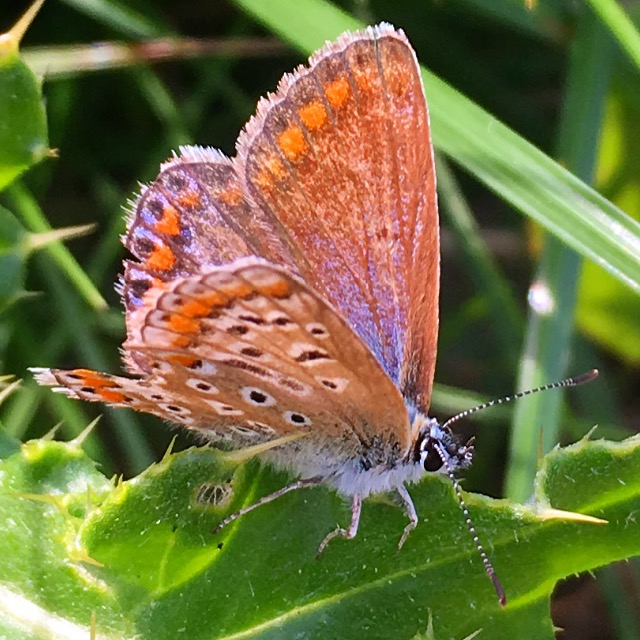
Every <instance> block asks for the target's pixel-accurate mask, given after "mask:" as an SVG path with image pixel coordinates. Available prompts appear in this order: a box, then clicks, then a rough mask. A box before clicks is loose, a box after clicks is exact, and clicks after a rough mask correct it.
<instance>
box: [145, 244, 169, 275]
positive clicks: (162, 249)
mask: <svg viewBox="0 0 640 640" xmlns="http://www.w3.org/2000/svg"><path fill="white" fill-rule="evenodd" d="M175 263H176V257H175V255H173V251H171V249H170V248H169V247H168V246H167V245H166V244H163V245H160V246H159V247H155V249H154V250H153V251H152V252H151V253H150V255H149V257H148V258H147V262H146V266H147V267H149V268H150V269H153V270H155V271H169V269H171V267H173V265H174V264H175Z"/></svg>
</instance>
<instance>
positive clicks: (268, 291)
mask: <svg viewBox="0 0 640 640" xmlns="http://www.w3.org/2000/svg"><path fill="white" fill-rule="evenodd" d="M256 289H257V290H258V292H259V293H261V294H262V295H263V296H267V297H270V298H287V297H289V295H291V288H290V287H289V283H288V282H287V281H286V280H277V281H276V282H271V283H269V284H265V285H260V286H258V287H256Z"/></svg>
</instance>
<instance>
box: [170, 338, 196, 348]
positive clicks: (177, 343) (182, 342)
mask: <svg viewBox="0 0 640 640" xmlns="http://www.w3.org/2000/svg"><path fill="white" fill-rule="evenodd" d="M190 344H191V338H190V337H189V336H184V335H178V336H176V337H175V338H174V339H173V340H172V341H171V346H173V347H177V348H178V349H185V348H186V347H188V346H189V345H190Z"/></svg>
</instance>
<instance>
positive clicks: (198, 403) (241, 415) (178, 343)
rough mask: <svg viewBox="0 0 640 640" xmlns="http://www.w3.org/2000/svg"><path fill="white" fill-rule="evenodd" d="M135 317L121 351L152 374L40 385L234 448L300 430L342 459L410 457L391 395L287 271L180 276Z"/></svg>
mask: <svg viewBox="0 0 640 640" xmlns="http://www.w3.org/2000/svg"><path fill="white" fill-rule="evenodd" d="M132 316H133V317H132V318H131V321H132V324H135V325H136V326H138V327H139V330H138V331H137V332H136V334H135V336H134V337H132V338H130V339H129V341H128V342H127V343H126V345H125V348H126V349H127V351H128V352H129V353H130V354H131V355H132V357H134V358H136V359H137V358H141V359H143V360H144V361H145V362H146V363H147V367H148V369H149V371H148V372H146V373H144V374H143V375H142V377H138V378H126V377H119V376H109V375H106V374H102V373H98V372H95V371H89V370H84V369H78V370H73V371H61V370H49V369H45V370H39V371H38V373H37V377H38V381H39V382H40V383H41V384H45V385H49V386H55V387H57V390H58V391H62V392H63V393H66V394H67V395H69V396H71V397H74V398H81V399H83V400H89V401H100V402H105V403H107V404H111V405H115V406H124V407H130V408H133V409H137V410H139V411H144V412H147V413H152V414H154V415H157V416H159V417H161V418H164V419H168V420H171V421H172V422H176V423H179V424H182V425H184V426H186V427H189V428H192V429H196V430H198V431H200V432H203V433H204V434H205V435H207V436H208V437H209V438H211V439H216V440H219V439H229V438H230V437H231V439H232V440H233V442H234V443H236V444H239V443H244V442H251V441H254V442H255V440H256V439H259V440H263V441H264V440H270V439H275V438H276V437H280V436H282V435H286V434H289V433H294V432H296V431H300V430H306V431H308V432H309V433H310V435H312V436H316V437H317V438H318V440H319V441H320V442H327V441H329V440H331V441H333V442H336V443H339V449H340V451H341V455H347V456H350V455H352V456H354V457H357V456H365V457H366V456H367V455H369V454H370V453H371V452H377V451H384V452H390V453H392V455H393V456H397V457H400V456H401V455H404V453H406V450H407V448H408V446H409V444H410V429H409V422H408V416H407V412H406V410H405V408H404V404H403V401H402V398H401V396H400V394H399V392H398V390H397V389H396V387H395V386H394V384H393V383H392V382H391V380H390V379H389V378H388V376H387V375H386V374H385V373H384V372H383V371H382V369H381V368H380V367H379V365H378V363H377V362H376V360H375V358H374V357H373V356H372V354H371V353H370V351H369V349H368V348H367V346H366V345H365V344H364V343H363V342H362V340H361V339H360V338H359V337H358V336H357V335H356V334H355V333H354V332H353V331H352V330H351V328H350V327H349V326H348V325H347V323H346V322H345V321H344V320H343V319H342V318H341V317H340V315H338V314H337V313H336V312H335V311H334V310H333V309H332V308H331V307H330V306H329V305H327V304H326V303H325V302H324V301H323V300H322V299H321V298H320V297H319V296H318V295H317V294H316V293H315V292H314V291H313V290H312V289H311V288H309V287H308V286H307V285H306V284H304V283H303V282H302V281H301V280H299V279H298V278H296V277H295V276H292V275H291V274H290V273H289V272H288V271H286V270H285V269H283V268H282V267H278V266H275V265H271V264H268V263H265V262H262V261H258V260H256V259H251V258H250V259H241V260H238V261H235V262H234V263H232V264H230V265H226V266H223V267H218V268H210V269H208V270H207V271H206V272H203V273H200V274H195V275H188V276H177V277H175V278H174V279H173V280H172V281H171V282H170V283H168V284H167V285H166V286H164V287H159V286H156V287H154V288H152V289H150V290H149V291H148V292H147V294H146V295H145V296H144V297H143V301H142V304H141V305H140V307H139V308H138V309H136V310H134V311H133V312H132ZM374 398H375V402H372V401H371V400H372V399H374ZM372 455H373V454H372Z"/></svg>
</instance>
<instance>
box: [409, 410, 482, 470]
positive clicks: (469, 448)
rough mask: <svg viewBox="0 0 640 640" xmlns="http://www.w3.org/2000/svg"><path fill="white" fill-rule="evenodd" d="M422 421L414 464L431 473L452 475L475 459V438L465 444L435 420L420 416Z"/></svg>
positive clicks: (415, 447)
mask: <svg viewBox="0 0 640 640" xmlns="http://www.w3.org/2000/svg"><path fill="white" fill-rule="evenodd" d="M418 420H419V421H420V422H421V424H420V425H419V427H418V429H417V432H418V435H417V437H416V440H415V446H414V453H413V456H414V462H417V463H419V464H420V466H421V467H422V468H423V469H424V470H425V471H428V472H430V473H435V472H438V471H444V472H445V473H452V472H455V471H458V470H464V469H466V468H468V467H469V466H470V465H471V461H472V459H473V438H471V439H469V440H468V441H467V442H466V443H465V444H461V442H460V441H459V439H458V438H457V437H456V436H455V435H454V434H453V432H452V431H451V429H449V427H447V426H446V425H445V426H442V425H441V424H440V423H439V422H438V421H437V420H436V419H435V418H425V417H423V416H422V415H420V414H418V416H416V421H418Z"/></svg>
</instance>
